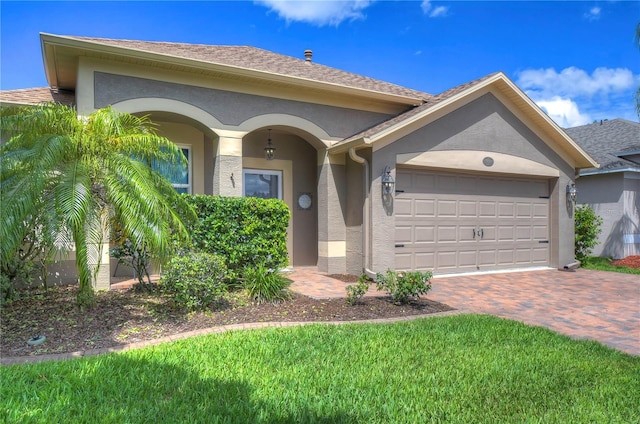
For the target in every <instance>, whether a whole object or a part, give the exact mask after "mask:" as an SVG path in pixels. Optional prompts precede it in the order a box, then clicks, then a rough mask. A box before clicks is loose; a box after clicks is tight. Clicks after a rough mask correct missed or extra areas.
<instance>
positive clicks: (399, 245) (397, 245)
mask: <svg viewBox="0 0 640 424" xmlns="http://www.w3.org/2000/svg"><path fill="white" fill-rule="evenodd" d="M396 247H404V244H396Z"/></svg>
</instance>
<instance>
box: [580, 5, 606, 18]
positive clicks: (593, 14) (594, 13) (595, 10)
mask: <svg viewBox="0 0 640 424" xmlns="http://www.w3.org/2000/svg"><path fill="white" fill-rule="evenodd" d="M600 12H602V9H601V8H599V7H598V6H594V7H592V8H591V9H589V11H588V12H587V13H585V14H584V17H585V18H586V19H587V20H589V21H596V20H598V19H600Z"/></svg>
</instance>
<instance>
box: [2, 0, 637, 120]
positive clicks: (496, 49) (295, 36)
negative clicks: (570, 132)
mask: <svg viewBox="0 0 640 424" xmlns="http://www.w3.org/2000/svg"><path fill="white" fill-rule="evenodd" d="M0 19H1V22H0V37H1V38H0V40H1V52H0V55H1V56H0V60H1V62H0V87H1V88H2V89H16V88H31V87H42V86H46V85H47V82H46V79H45V76H44V72H43V67H42V56H41V49H40V42H39V33H40V32H47V33H53V34H59V35H80V36H96V37H106V38H126V39H135V40H148V41H173V42H186V43H203V44H221V45H249V46H255V47H260V48H264V49H267V50H271V51H274V52H277V53H280V54H285V55H290V56H295V57H299V58H301V59H302V58H303V52H304V50H305V49H312V50H313V60H314V61H315V62H317V63H321V64H324V65H328V66H332V67H336V68H340V69H343V70H346V71H350V72H355V73H358V74H362V75H367V76H370V77H373V78H377V79H381V80H384V81H389V82H392V83H396V84H400V85H403V86H406V87H410V88H414V89H418V90H422V91H426V92H429V93H433V94H437V93H440V92H442V91H444V90H447V89H449V88H451V87H454V86H456V85H458V84H462V83H465V82H468V81H471V80H474V79H476V78H479V77H482V76H484V75H487V74H490V73H493V72H496V71H503V72H504V73H505V74H507V76H509V77H510V78H511V79H512V80H513V81H514V82H515V83H516V84H518V86H520V88H522V89H523V90H524V91H525V92H526V93H527V94H528V95H529V96H530V97H531V98H532V99H533V100H534V101H535V102H536V103H537V104H538V105H540V106H541V107H542V108H543V109H544V110H545V111H546V112H547V113H548V114H549V115H550V116H551V117H552V118H553V119H554V120H555V121H556V122H557V123H558V124H559V125H561V126H563V127H567V126H576V125H582V124H586V123H590V122H593V121H594V120H600V119H613V118H618V117H621V118H626V119H630V120H633V121H638V116H637V115H636V113H635V109H634V98H635V93H636V90H637V88H638V86H639V85H640V49H638V47H637V43H635V42H634V34H635V28H636V25H637V24H638V22H639V21H640V2H638V1H633V2H632V1H566V2H560V1H539V2H523V1H499V2H485V1H475V2H464V1H435V0H433V1H365V0H353V1H296V0H285V1H275V0H264V1H255V2H251V1H224V2H222V1H213V2H212V1H197V2H171V1H141V2H125V1H111V2H98V1H83V2H74V1H62V2H60V1H46V2H33V1H28V2H18V1H6V0H2V1H1V3H0Z"/></svg>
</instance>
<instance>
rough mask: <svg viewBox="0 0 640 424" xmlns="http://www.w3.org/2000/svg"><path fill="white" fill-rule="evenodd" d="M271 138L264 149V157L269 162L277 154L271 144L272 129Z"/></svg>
mask: <svg viewBox="0 0 640 424" xmlns="http://www.w3.org/2000/svg"><path fill="white" fill-rule="evenodd" d="M268 131H269V138H268V139H267V147H265V148H264V155H265V157H266V158H267V160H273V157H274V156H275V154H276V148H275V147H273V144H272V143H271V128H269V130H268Z"/></svg>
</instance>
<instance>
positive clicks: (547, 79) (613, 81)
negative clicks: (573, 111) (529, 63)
mask: <svg viewBox="0 0 640 424" xmlns="http://www.w3.org/2000/svg"><path fill="white" fill-rule="evenodd" d="M637 81H638V76H634V75H633V73H632V72H631V70H629V69H626V68H615V69H611V68H596V70H594V71H593V72H592V73H591V75H589V74H588V73H587V72H586V71H584V70H582V69H579V68H576V67H573V66H572V67H569V68H565V69H563V70H562V71H560V72H559V73H558V72H556V70H555V69H553V68H548V69H528V70H525V71H522V72H520V73H518V85H519V86H520V87H521V88H523V89H525V90H530V91H532V92H535V93H537V94H539V95H541V96H549V95H560V96H581V95H585V96H593V95H595V94H609V93H613V92H620V91H625V90H628V89H630V88H633V87H634V86H635V85H636V84H637Z"/></svg>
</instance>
